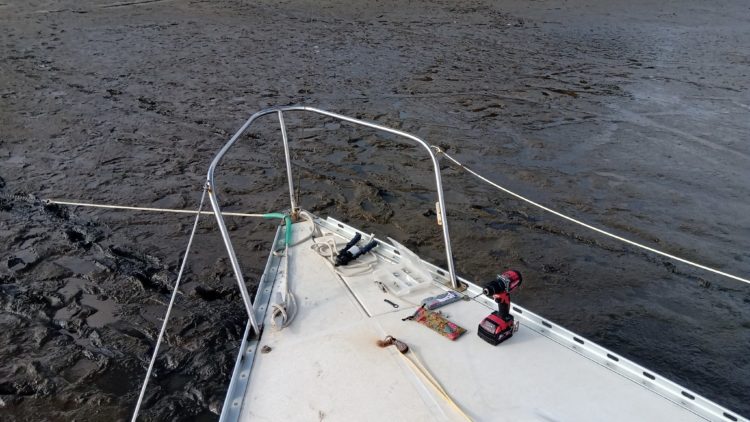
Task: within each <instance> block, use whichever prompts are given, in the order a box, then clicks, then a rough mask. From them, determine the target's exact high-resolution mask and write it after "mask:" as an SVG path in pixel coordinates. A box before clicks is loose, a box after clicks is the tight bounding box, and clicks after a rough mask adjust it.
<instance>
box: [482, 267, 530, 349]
mask: <svg viewBox="0 0 750 422" xmlns="http://www.w3.org/2000/svg"><path fill="white" fill-rule="evenodd" d="M522 281H523V278H522V277H521V273H520V272H518V271H516V270H508V271H505V272H504V273H502V274H500V275H498V276H497V278H496V279H495V280H493V281H490V282H489V283H487V284H485V285H484V294H486V295H487V296H489V297H491V298H493V299H494V300H495V303H497V311H495V312H493V313H491V314H489V315H488V316H487V318H485V319H484V320H483V321H482V322H481V323H480V324H479V329H478V331H477V334H479V337H481V338H482V339H483V340H484V341H486V342H488V343H490V344H492V345H498V344H500V343H502V342H503V341H505V340H507V339H509V338H510V337H511V336H513V333H514V332H515V331H516V330H517V329H518V325H517V324H516V323H515V321H514V319H513V315H511V314H510V292H512V291H513V290H515V289H516V288H518V286H520V285H521V282H522Z"/></svg>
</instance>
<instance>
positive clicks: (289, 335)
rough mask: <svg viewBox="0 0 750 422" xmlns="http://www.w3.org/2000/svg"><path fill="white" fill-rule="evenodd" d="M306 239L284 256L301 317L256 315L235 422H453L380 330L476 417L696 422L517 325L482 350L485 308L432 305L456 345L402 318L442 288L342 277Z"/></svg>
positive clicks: (444, 406) (465, 303) (472, 304)
mask: <svg viewBox="0 0 750 422" xmlns="http://www.w3.org/2000/svg"><path fill="white" fill-rule="evenodd" d="M295 226H297V225H295ZM311 243H312V241H311V240H308V241H307V242H305V243H303V244H300V245H298V246H296V247H294V248H293V249H292V252H291V254H290V257H291V258H290V266H289V273H290V277H291V278H290V280H291V283H290V284H291V287H292V289H293V291H294V292H295V294H296V296H297V300H298V303H299V305H300V310H299V314H298V315H297V317H296V319H295V320H294V322H293V324H292V325H291V326H290V327H289V328H286V329H284V330H283V331H274V330H273V329H271V328H270V323H269V321H266V326H267V327H269V328H267V329H266V330H265V332H264V333H263V336H262V338H261V342H260V345H261V347H262V346H268V347H270V348H271V350H270V351H269V352H268V353H258V354H257V355H256V358H255V363H254V366H253V369H252V373H251V380H250V383H249V386H248V388H247V392H246V396H245V399H244V402H243V405H242V412H241V420H261V421H262V420H268V421H279V420H315V421H317V420H327V421H328V420H334V421H354V420H356V421H402V420H403V421H407V420H408V421H434V420H450V421H452V420H462V418H461V416H460V415H459V414H458V413H457V412H456V411H455V410H453V409H452V408H451V407H450V405H449V404H448V403H447V402H446V401H445V400H444V399H443V398H442V397H441V396H440V395H439V394H438V393H437V392H436V391H435V389H434V388H433V387H432V386H431V385H430V384H429V383H427V382H426V381H425V380H424V378H423V377H422V376H421V375H420V374H418V373H417V372H415V370H414V369H413V367H412V366H411V365H409V364H408V362H406V361H405V359H404V357H403V356H401V355H400V354H399V353H398V352H397V351H396V349H395V347H388V348H380V347H379V346H378V345H377V344H376V342H377V341H378V340H379V339H383V338H384V337H385V336H386V335H392V336H394V337H396V338H398V339H400V340H402V341H404V342H406V343H407V344H408V345H409V347H410V348H411V350H412V352H410V353H416V354H417V356H418V357H419V359H420V360H421V362H423V363H424V364H425V366H426V367H427V368H428V369H429V371H430V372H431V374H432V375H433V376H434V377H435V378H436V379H437V380H438V381H439V382H440V383H441V384H442V385H443V386H444V388H445V390H446V391H447V392H448V394H450V396H451V397H453V399H454V400H455V402H456V403H457V404H458V405H459V406H461V408H462V409H463V410H464V412H465V413H466V414H468V415H469V416H470V417H471V418H473V419H474V420H485V421H502V420H508V421H533V420H543V421H601V420H607V421H633V420H638V421H666V420H675V421H676V420H679V421H690V420H703V419H702V418H699V417H698V416H696V415H694V414H693V413H691V412H689V411H687V410H685V409H683V408H681V407H679V406H677V405H675V404H674V403H672V402H670V401H668V400H666V399H664V398H662V397H660V396H658V395H656V394H654V393H653V392H651V391H649V390H647V389H645V388H643V387H641V386H639V385H638V384H636V383H635V382H633V381H630V380H628V379H625V378H623V377H622V376H620V375H618V374H616V373H614V372H612V371H609V370H607V369H606V368H604V367H603V366H601V365H598V364H596V363H594V362H592V361H590V360H588V359H586V358H584V357H582V356H581V355H579V354H577V353H575V352H573V351H571V350H569V349H567V348H565V347H562V346H561V345H559V344H557V343H555V342H553V341H552V340H550V339H548V338H546V337H544V336H542V335H541V334H539V333H537V332H535V331H533V330H531V329H529V328H528V327H524V325H523V324H522V325H521V328H520V330H519V331H518V332H517V333H516V334H515V335H514V336H513V337H512V338H511V339H510V340H508V341H507V342H505V343H503V344H502V345H500V346H497V347H495V346H491V345H489V344H488V343H486V342H484V341H483V340H481V339H480V338H479V337H478V336H477V335H476V327H477V325H478V323H479V322H480V321H481V320H482V318H484V317H485V316H486V315H487V314H488V313H489V312H490V309H488V308H487V307H485V306H484V305H482V304H480V303H477V302H474V301H459V302H456V303H453V304H451V305H448V306H445V307H443V308H441V311H443V313H444V314H445V315H447V317H448V318H449V319H450V320H452V321H453V322H455V323H457V324H458V325H460V326H462V327H465V328H467V329H468V332H467V333H466V334H464V335H463V336H461V337H460V338H459V339H458V340H456V341H450V340H448V339H446V338H444V337H443V336H441V335H439V334H437V333H435V332H434V331H432V330H430V329H428V328H427V327H425V326H423V325H421V324H418V323H416V322H414V321H402V318H404V317H406V316H408V315H411V314H412V313H414V311H415V309H416V307H417V306H416V305H418V303H419V300H420V299H421V298H424V297H428V296H433V295H435V294H439V293H440V292H441V291H442V290H441V288H440V287H437V286H434V287H431V288H428V289H425V290H422V291H419V292H415V293H413V294H411V295H409V296H408V297H404V298H398V297H395V296H393V295H390V294H387V293H383V292H382V291H381V290H380V289H379V287H378V285H376V284H375V283H374V281H373V277H372V276H371V275H368V274H366V275H362V276H357V277H346V278H345V279H342V278H340V277H339V276H337V275H336V274H335V273H334V272H333V271H332V269H331V268H330V267H329V266H328V265H327V264H326V263H325V261H324V259H323V258H321V257H320V256H318V254H317V253H316V252H314V251H313V250H311V249H310V244H311ZM281 268H283V266H282V267H281ZM276 286H277V287H278V283H277V284H276ZM384 299H389V300H391V301H393V302H395V303H397V304H399V305H400V306H399V308H394V307H392V306H391V305H390V304H388V303H386V302H384Z"/></svg>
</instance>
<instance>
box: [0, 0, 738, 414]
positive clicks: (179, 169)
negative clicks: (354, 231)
mask: <svg viewBox="0 0 750 422" xmlns="http://www.w3.org/2000/svg"><path fill="white" fill-rule="evenodd" d="M112 4H114V3H112ZM115 6H116V7H100V3H98V2H79V1H76V2H73V1H55V2H51V1H44V0H42V1H37V2H11V3H4V4H2V5H0V21H2V26H3V28H4V31H2V32H1V33H0V42H1V43H2V46H3V48H2V49H0V55H2V59H1V60H0V104H2V106H1V107H0V127H2V128H3V130H2V134H0V136H1V137H2V138H0V162H1V163H2V164H1V165H0V193H1V194H2V196H0V236H2V239H4V240H5V244H6V245H8V246H7V247H6V248H5V249H4V250H3V251H2V252H1V253H0V291H2V294H1V295H0V304H2V306H1V307H0V324H2V330H0V407H2V412H3V414H4V415H7V416H8V418H9V419H11V420H37V419H39V416H40V415H44V416H45V417H47V418H51V419H78V420H101V419H105V418H114V419H119V418H126V417H127V415H128V413H129V412H130V411H131V410H132V408H133V406H134V403H135V401H136V398H137V393H138V388H139V383H140V381H141V379H142V377H143V375H144V374H145V368H146V365H147V363H148V358H149V357H150V354H151V350H152V347H153V342H154V339H155V336H156V334H157V333H158V328H159V324H160V322H161V317H162V315H163V312H164V310H165V308H166V302H167V301H168V299H169V291H170V286H171V285H172V283H173V280H174V278H175V276H176V273H177V269H178V265H179V258H180V256H181V254H182V253H183V250H184V247H185V244H186V241H187V235H188V233H189V231H190V228H191V225H192V219H191V217H189V216H187V217H183V216H173V215H154V214H146V213H130V212H115V211H101V210H87V209H67V208H62V207H56V206H43V205H42V204H41V203H39V202H35V201H34V200H28V199H22V198H15V197H14V195H27V194H33V195H36V196H37V197H39V198H65V199H81V200H85V201H88V200H91V201H96V202H105V203H125V204H130V205H144V206H157V207H175V208H192V207H195V206H197V202H198V199H199V197H200V188H201V182H202V179H203V177H204V176H203V175H204V174H205V170H206V169H207V167H208V163H209V162H210V159H211V158H212V156H213V154H215V152H216V151H217V150H218V149H219V148H220V147H221V145H222V144H223V143H224V142H225V141H226V140H227V139H228V137H229V136H230V134H231V133H233V132H234V131H235V130H236V129H237V128H238V127H239V126H240V125H241V124H242V122H244V120H245V119H246V118H247V117H248V116H249V115H250V114H251V113H252V112H255V111H257V110H258V109H260V108H263V107H266V106H270V105H277V104H290V103H299V104H308V105H314V106H318V107H321V108H326V109H330V110H332V111H337V112H341V113H344V114H349V115H355V116H357V117H361V118H363V119H366V120H372V121H376V122H379V123H383V124H387V125H391V126H395V127H398V128H401V129H404V130H407V131H410V132H413V133H416V134H418V135H419V136H422V137H423V138H425V139H427V140H428V141H429V142H431V143H435V144H438V145H440V146H442V147H443V148H444V149H446V150H447V151H448V152H449V153H451V154H453V155H454V156H456V157H457V158H458V159H460V160H461V161H463V162H464V163H466V164H467V165H470V166H471V167H472V168H474V169H475V170H477V171H479V172H480V173H482V174H485V175H488V176H489V177H491V178H492V179H493V180H496V181H497V182H499V183H501V184H503V185H506V186H508V187H510V188H512V189H515V190H518V191H520V192H522V193H524V194H527V195H528V196H530V197H532V198H534V199H536V200H538V201H540V202H543V203H545V204H549V205H550V206H553V207H554V208H557V209H560V210H562V211H564V212H567V213H570V214H573V215H575V216H578V217H581V218H583V219H585V220H587V221H589V222H591V223H593V224H596V225H599V226H602V227H609V228H611V229H612V230H614V231H615V232H617V233H619V234H622V235H625V236H626V237H629V238H632V239H633V240H636V241H640V242H644V243H646V244H648V245H651V246H654V247H657V248H660V249H663V250H666V251H668V252H670V253H675V254H677V255H681V256H684V257H686V258H688V259H695V260H698V261H700V262H703V263H705V264H707V265H711V266H716V267H719V268H721V269H723V270H726V271H728V272H731V273H735V274H739V275H743V276H747V275H748V274H750V253H749V252H748V251H750V241H749V239H750V217H748V216H750V203H748V201H747V198H748V193H749V192H748V180H750V166H748V158H750V144H748V143H747V141H746V138H747V134H748V133H749V132H750V131H749V129H750V123H749V122H750V120H748V119H747V113H748V110H750V93H749V92H748V81H749V80H750V79H748V77H747V76H748V73H750V72H749V70H748V69H749V67H750V47H749V46H750V39H748V38H750V32H748V31H747V28H748V27H750V20H749V19H748V18H747V16H750V14H748V7H747V5H746V4H744V2H741V1H726V2H720V3H714V4H712V6H711V8H707V7H706V6H704V5H703V4H702V3H701V2H698V1H686V2H680V3H679V4H677V3H674V4H672V3H663V4H660V5H652V4H651V2H635V3H634V2H622V3H620V2H612V1H606V2H604V1H598V2H591V3H588V2H586V1H583V0H575V1H569V2H566V3H565V4H564V6H560V5H559V4H558V3H557V2H551V1H550V2H548V1H536V2H481V1H470V2H461V3H460V5H457V4H454V3H452V2H420V1H412V2H407V3H404V2H391V1H385V2H379V3H376V4H372V3H367V4H365V3H363V2H357V1H354V2H352V1H347V2H323V3H321V2H304V1H293V2H292V1H288V2H273V3H268V2H260V3H258V2H255V3H252V4H250V3H245V2H237V1H219V2H210V3H202V2H190V3H188V2H150V3H143V4H122V5H115ZM287 120H288V122H289V124H290V138H291V140H292V147H293V151H294V153H293V161H294V165H295V168H296V169H297V170H298V171H299V173H300V183H299V185H300V202H301V204H302V205H303V206H304V207H305V208H307V209H309V210H311V211H313V212H316V213H318V214H320V215H332V216H334V217H336V218H340V219H343V220H345V221H348V222H350V223H351V224H354V225H357V226H360V227H362V228H363V229H365V230H368V231H372V232H375V233H376V234H377V235H378V236H379V237H381V238H383V237H385V236H392V237H394V238H396V239H397V240H399V241H401V242H403V243H404V244H406V245H407V246H408V247H410V248H413V249H414V250H416V251H418V252H419V253H420V254H421V255H423V256H424V257H426V258H428V259H429V260H431V261H432V262H434V263H436V264H439V265H444V254H443V252H442V249H441V247H440V238H439V233H440V231H439V228H438V227H437V226H436V225H435V224H434V218H435V217H434V213H433V212H432V211H431V207H432V205H431V204H432V203H434V200H435V199H434V193H433V192H432V190H431V179H430V177H431V170H430V168H429V163H428V161H426V160H425V158H424V155H423V153H422V152H421V151H419V150H418V149H416V148H413V147H410V146H403V145H393V144H392V143H391V142H389V141H388V140H382V139H378V138H375V137H374V136H373V135H372V133H370V132H367V131H355V130H353V129H352V128H350V127H348V126H346V125H343V126H342V125H339V124H336V123H334V122H331V121H325V120H324V121H309V120H301V119H300V118H298V117H296V116H289V117H288V119H287ZM272 123H273V122H270V121H269V122H268V124H267V125H265V126H263V127H262V128H261V129H260V130H259V131H258V132H257V133H254V134H252V135H248V136H245V137H243V138H242V140H241V142H240V144H239V145H238V146H237V148H236V150H235V151H233V155H232V156H231V157H229V158H228V159H227V160H226V161H225V162H224V163H223V166H222V172H221V174H220V175H219V180H220V181H221V183H222V185H221V194H222V199H223V201H224V203H226V204H228V205H229V206H228V208H229V209H232V210H245V211H252V212H264V211H275V210H279V209H283V208H284V207H286V206H287V201H288V194H287V193H286V192H285V188H286V181H285V172H284V169H283V156H282V154H281V152H282V151H281V148H280V143H279V133H278V131H277V129H275V128H274V127H273V124H272ZM443 174H444V178H445V189H446V195H447V199H448V206H449V222H450V227H451V233H452V237H453V245H454V254H455V256H456V265H457V268H458V271H459V272H460V273H462V274H463V275H465V276H467V277H470V278H474V279H477V280H485V279H488V278H489V277H492V276H493V275H494V274H495V273H496V272H498V271H499V270H501V269H503V268H506V267H514V268H518V269H520V270H521V271H522V272H523V273H524V275H525V284H524V287H523V290H522V291H521V292H520V293H519V294H518V295H516V296H515V299H516V300H517V301H518V302H519V303H521V304H523V305H524V306H526V307H529V308H530V309H532V310H533V311H535V312H537V313H539V314H542V315H544V316H545V317H547V318H549V319H551V320H553V321H555V322H558V323H560V324H562V325H564V326H566V327H568V328H570V329H572V330H574V331H576V332H579V333H581V334H582V335H583V336H585V337H588V338H590V339H591V340H595V341H597V342H600V343H601V344H603V345H605V346H607V347H610V348H612V349H613V350H615V351H616V352H617V353H620V354H622V355H624V356H626V357H628V358H631V359H633V360H635V361H636V362H639V363H641V364H643V365H645V366H647V367H649V368H651V369H653V370H654V371H656V372H658V373H661V374H663V375H665V376H668V377H670V378H672V379H674V380H675V381H677V382H680V383H682V384H684V385H685V386H687V387H688V388H690V389H692V390H694V391H696V392H698V393H700V394H703V395H705V396H707V397H708V398H710V399H713V400H716V401H717V402H719V403H720V404H722V405H724V406H727V407H728V408H730V409H732V410H733V411H737V412H739V413H740V414H743V415H750V407H748V403H750V396H748V391H750V384H749V383H748V379H750V362H749V358H748V354H747V350H748V345H750V310H749V307H748V304H749V303H750V289H748V288H747V286H744V285H741V284H739V283H736V282H733V281H729V280H725V279H722V278H719V277H717V276H713V275H710V274H707V273H704V272H701V271H694V270H691V269H689V268H687V267H685V266H683V265H679V264H677V265H675V264H672V263H670V262H667V261H665V260H663V259H661V258H657V257H654V256H650V255H646V254H644V253H641V252H639V251H635V250H632V249H631V248H627V247H624V246H622V245H620V244H617V243H614V242H612V241H609V240H606V239H603V238H601V237H599V236H597V235H594V234H591V233H589V232H585V231H583V230H582V229H580V228H578V227H575V226H571V225H569V224H567V223H564V222H561V221H559V220H556V219H555V218H554V217H551V216H549V215H545V214H544V213H542V212H541V211H538V210H535V209H531V208H528V207H526V206H525V205H523V204H521V203H518V202H517V201H515V200H512V199H509V198H508V197H507V196H504V195H503V194H501V193H500V192H497V191H494V190H491V189H490V188H488V187H486V186H484V185H482V184H480V183H479V182H478V181H476V180H475V179H472V178H470V177H468V176H467V175H466V174H464V173H461V172H460V171H459V170H458V169H456V168H453V167H451V166H449V165H447V164H445V165H444V166H443ZM229 223H230V224H229V226H230V230H231V233H232V236H233V238H234V239H236V245H237V246H238V249H239V252H240V255H241V256H240V258H241V261H242V263H243V267H244V269H245V272H246V276H247V279H248V280H249V281H250V283H251V284H254V283H255V281H256V280H257V279H258V277H259V276H260V273H261V272H262V268H263V266H264V264H265V258H266V256H267V251H268V248H269V247H270V242H271V237H272V235H273V229H274V228H273V226H272V225H271V224H270V223H268V222H259V221H255V220H250V221H248V220H244V219H239V218H235V219H230V222H229ZM221 248H222V245H221V243H220V239H219V236H218V233H217V231H216V228H215V226H214V224H213V222H212V221H211V220H210V219H208V218H206V219H203V220H202V222H201V225H200V229H199V231H198V236H197V238H196V243H195V249H194V253H193V254H191V265H190V268H189V273H188V274H187V275H186V279H185V281H184V284H183V287H182V289H181V290H182V292H183V294H182V295H181V296H180V297H179V299H178V301H177V305H176V308H175V313H174V314H173V319H172V323H171V325H170V330H169V332H168V336H167V339H166V344H165V348H164V349H163V353H162V355H161V356H162V357H161V358H160V360H159V361H158V364H157V367H156V371H155V372H156V377H155V378H154V380H153V381H152V383H151V386H150V389H149V394H148V395H147V399H146V402H145V411H144V415H145V416H146V417H147V419H153V420H162V419H169V418H188V417H189V418H194V419H207V420H213V419H215V418H216V412H218V411H219V409H220V408H221V404H222V400H223V396H224V393H225V386H226V383H227V381H228V376H229V372H230V371H231V368H232V365H233V363H234V357H235V353H236V347H237V345H238V339H239V337H240V336H241V334H242V330H243V329H244V318H243V313H244V311H243V308H242V305H241V302H240V298H239V294H238V292H237V288H236V286H235V285H234V282H233V279H232V276H231V272H230V270H229V268H228V265H227V264H228V261H227V259H226V258H225V257H224V254H223V253H222V252H221V250H222V249H221Z"/></svg>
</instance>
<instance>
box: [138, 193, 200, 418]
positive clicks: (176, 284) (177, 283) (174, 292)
mask: <svg viewBox="0 0 750 422" xmlns="http://www.w3.org/2000/svg"><path fill="white" fill-rule="evenodd" d="M207 190H208V185H206V186H204V187H203V194H202V195H201V202H200V205H198V212H196V213H195V222H194V223H193V230H192V231H191V232H190V239H188V244H187V247H186V248H185V256H183V257H182V264H181V265H180V272H179V273H177V280H176V281H175V282H174V289H173V290H172V297H171V298H170V299H169V305H168V306H167V312H166V314H165V315H164V321H163V322H162V324H161V331H159V337H157V339H156V346H154V353H153V354H152V355H151V362H150V363H149V364H148V370H147V371H146V377H145V378H144V380H143V386H142V387H141V393H140V394H139V395H138V403H136V405H135V410H134V411H133V419H132V420H131V422H136V419H137V418H138V413H139V412H140V410H141V403H142V402H143V397H144V396H145V395H146V387H148V381H149V380H150V379H151V371H152V370H153V369H154V363H155V362H156V356H157V355H158V354H159V346H161V339H162V338H163V337H164V332H165V331H166V330H167V321H169V314H170V313H172V305H174V301H175V298H176V297H177V292H178V291H179V289H180V280H181V279H182V273H183V272H184V271H185V265H186V264H187V260H188V255H189V254H190V247H191V246H192V245H193V238H194V237H195V232H196V231H197V230H198V221H199V220H200V218H201V210H202V209H203V202H204V200H205V199H206V191H207Z"/></svg>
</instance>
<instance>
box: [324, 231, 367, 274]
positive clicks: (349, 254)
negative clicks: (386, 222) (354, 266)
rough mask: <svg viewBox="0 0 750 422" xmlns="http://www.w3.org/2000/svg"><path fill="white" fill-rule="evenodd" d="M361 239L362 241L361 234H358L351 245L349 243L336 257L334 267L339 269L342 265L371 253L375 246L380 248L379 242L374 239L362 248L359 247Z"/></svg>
mask: <svg viewBox="0 0 750 422" xmlns="http://www.w3.org/2000/svg"><path fill="white" fill-rule="evenodd" d="M360 239H362V235H361V234H359V233H357V234H355V235H354V237H353V238H352V240H350V241H349V243H347V244H346V246H344V248H343V249H341V250H340V251H339V253H338V254H337V255H336V263H335V264H334V266H336V267H338V266H340V265H346V264H348V263H350V262H352V261H354V260H355V259H357V258H358V257H360V256H362V255H364V254H366V253H367V252H370V250H372V248H374V247H375V246H378V242H376V241H375V239H373V240H371V241H370V242H369V243H368V244H366V245H365V246H362V247H361V248H360V247H359V246H357V242H359V240H360Z"/></svg>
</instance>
